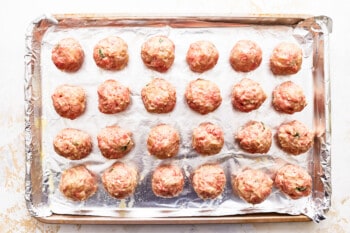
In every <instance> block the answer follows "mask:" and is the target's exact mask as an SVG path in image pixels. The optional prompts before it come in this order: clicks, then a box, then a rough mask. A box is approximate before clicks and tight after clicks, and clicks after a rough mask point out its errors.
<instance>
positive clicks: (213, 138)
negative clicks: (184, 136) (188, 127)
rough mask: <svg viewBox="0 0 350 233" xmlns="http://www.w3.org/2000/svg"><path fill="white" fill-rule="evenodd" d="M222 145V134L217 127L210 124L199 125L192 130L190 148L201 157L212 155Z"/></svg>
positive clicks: (218, 150) (219, 149)
mask: <svg viewBox="0 0 350 233" xmlns="http://www.w3.org/2000/svg"><path fill="white" fill-rule="evenodd" d="M223 145H224V132H223V130H222V128H221V127H220V126H218V125H214V124H212V123H210V122H204V123H201V124H200V125H199V126H198V127H197V128H195V129H194V130H193V134H192V147H193V148H194V149H195V150H196V151H197V152H198V153H199V154H202V155H214V154H217V153H219V152H220V151H221V148H222V147H223Z"/></svg>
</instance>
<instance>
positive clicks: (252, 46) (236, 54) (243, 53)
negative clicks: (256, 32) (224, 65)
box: [230, 40, 262, 72]
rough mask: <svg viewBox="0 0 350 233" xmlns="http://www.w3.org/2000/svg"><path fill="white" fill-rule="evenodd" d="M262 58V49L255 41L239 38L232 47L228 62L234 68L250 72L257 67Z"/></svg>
mask: <svg viewBox="0 0 350 233" xmlns="http://www.w3.org/2000/svg"><path fill="white" fill-rule="evenodd" d="M261 60H262V50H261V48H260V47H259V45H257V44H256V43H255V42H253V41H250V40H240V41H238V42H237V43H236V44H235V46H234V47H233V48H232V50H231V53H230V63H231V66H232V68H233V69H234V70H236V71H240V72H250V71H253V70H255V69H256V68H258V67H259V66H260V64H261Z"/></svg>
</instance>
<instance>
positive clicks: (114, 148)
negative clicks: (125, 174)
mask: <svg viewBox="0 0 350 233" xmlns="http://www.w3.org/2000/svg"><path fill="white" fill-rule="evenodd" d="M97 142H98V148H100V151H101V153H102V155H103V156H104V157H106V158H107V159H119V158H122V157H124V156H125V155H126V154H127V153H129V151H130V150H131V149H132V148H133V146H134V141H133V139H132V133H131V132H130V131H127V130H125V129H122V128H120V127H119V126H108V127H106V128H103V129H102V130H101V131H100V132H99V134H98V135H97Z"/></svg>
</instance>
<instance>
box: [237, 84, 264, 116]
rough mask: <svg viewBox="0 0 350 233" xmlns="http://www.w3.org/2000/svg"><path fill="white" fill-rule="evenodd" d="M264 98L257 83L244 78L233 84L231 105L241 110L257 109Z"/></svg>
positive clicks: (262, 91)
mask: <svg viewBox="0 0 350 233" xmlns="http://www.w3.org/2000/svg"><path fill="white" fill-rule="evenodd" d="M265 100H266V94H265V92H264V90H263V89H262V87H261V86H260V84H259V83H257V82H255V81H253V80H251V79H248V78H244V79H242V80H241V81H240V82H239V83H237V84H236V85H234V87H233V90H232V99H231V101H232V105H233V107H234V108H235V109H237V110H239V111H242V112H250V111H252V110H255V109H258V108H259V107H260V106H261V105H262V104H263V103H264V101H265Z"/></svg>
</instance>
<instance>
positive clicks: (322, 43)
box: [24, 14, 332, 224]
mask: <svg viewBox="0 0 350 233" xmlns="http://www.w3.org/2000/svg"><path fill="white" fill-rule="evenodd" d="M82 21H83V22H84V24H83V25H84V26H85V27H89V26H92V25H93V26H97V25H98V26H108V27H118V26H122V25H125V24H127V25H133V26H136V25H147V26H154V27H157V26H161V25H168V26H171V27H183V26H185V25H188V24H189V23H191V25H192V27H203V26H218V27H229V26H232V25H239V24H245V25H249V24H255V25H288V26H293V27H294V26H295V27H301V28H308V29H309V30H310V31H312V36H313V39H314V40H317V41H318V43H315V45H316V46H314V48H313V49H314V51H316V52H314V53H313V54H314V59H313V71H312V72H313V77H314V86H315V88H316V89H317V90H318V91H319V92H321V93H323V94H322V95H317V94H316V95H315V98H314V108H317V111H318V112H320V113H321V114H320V117H319V118H318V119H317V120H316V121H315V122H314V124H315V129H316V133H317V134H316V139H315V148H316V150H314V151H315V152H314V156H313V159H314V160H313V169H314V171H315V173H316V174H318V175H319V177H318V178H319V179H314V184H313V185H314V187H316V189H317V190H319V192H317V194H313V195H318V196H317V197H316V198H317V200H318V201H319V202H320V203H318V205H319V206H320V207H319V208H320V209H319V213H318V214H317V216H315V218H314V219H311V218H309V217H308V216H305V215H289V214H279V213H257V214H245V215H233V216H200V217H170V218H122V217H121V218H119V217H117V218H116V217H103V216H85V215H60V214H54V213H52V212H51V211H50V207H49V206H48V205H47V199H48V197H47V196H45V195H43V193H45V192H47V191H48V190H47V189H48V187H46V186H44V187H43V186H42V185H41V184H43V179H44V178H45V177H47V176H45V174H42V173H43V171H42V169H41V166H42V165H41V161H42V154H41V144H40V142H41V138H40V137H41V133H40V130H41V127H42V125H41V124H42V122H41V121H40V120H39V119H40V116H41V108H40V106H41V96H40V90H41V82H40V65H39V64H38V63H37V61H38V60H40V51H34V50H33V49H32V48H33V47H40V43H41V39H42V37H43V35H44V33H45V32H46V30H47V29H48V28H49V27H51V26H53V25H59V26H60V27H76V26H81V22H82ZM100 22H101V23H100ZM331 31H332V20H331V19H330V18H329V17H327V16H310V15H240V16H205V15H198V16H162V15H160V16H135V17H130V16H128V15H113V14H110V15H96V14H57V15H52V16H45V15H43V16H41V17H39V18H38V19H36V20H34V21H33V22H32V23H31V24H30V26H29V28H28V30H27V33H26V39H25V43H26V53H25V56H24V61H25V89H24V91H25V156H26V164H25V167H26V174H25V200H26V204H27V208H28V211H29V213H30V214H31V215H32V216H33V217H35V218H36V219H38V220H39V221H42V222H45V223H64V224H65V223H67V224H68V223H70V224H72V223H76V224H78V223H80V224H208V223H248V222H303V221H311V220H314V221H315V222H319V221H320V220H323V219H324V218H325V216H324V214H325V213H326V212H327V211H328V209H329V208H330V205H331V201H330V200H331V193H332V189H331V95H330V71H329V60H328V59H329V51H328V50H329V34H330V33H331ZM317 151H318V152H319V153H317ZM38 174H39V175H38Z"/></svg>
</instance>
